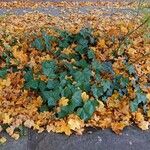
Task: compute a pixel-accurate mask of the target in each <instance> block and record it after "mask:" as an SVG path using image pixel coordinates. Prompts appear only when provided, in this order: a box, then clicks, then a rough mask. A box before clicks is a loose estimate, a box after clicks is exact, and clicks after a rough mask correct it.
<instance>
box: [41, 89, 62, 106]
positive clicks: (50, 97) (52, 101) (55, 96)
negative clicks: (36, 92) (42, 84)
mask: <svg viewBox="0 0 150 150" xmlns="http://www.w3.org/2000/svg"><path fill="white" fill-rule="evenodd" d="M59 94H60V93H59V91H43V92H42V97H43V99H44V101H45V102H47V104H48V106H49V107H53V106H55V105H56V102H57V101H58V100H59V99H60V95H59Z"/></svg>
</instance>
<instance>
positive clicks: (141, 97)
mask: <svg viewBox="0 0 150 150" xmlns="http://www.w3.org/2000/svg"><path fill="white" fill-rule="evenodd" d="M146 101H147V97H146V94H145V93H144V92H143V91H142V90H141V89H139V90H137V91H136V97H135V99H134V100H133V101H132V102H131V103H130V108H131V111H132V112H135V111H137V109H138V106H139V104H141V103H142V104H145V103H146Z"/></svg>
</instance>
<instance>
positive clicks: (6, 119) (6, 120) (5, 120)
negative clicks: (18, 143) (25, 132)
mask: <svg viewBox="0 0 150 150" xmlns="http://www.w3.org/2000/svg"><path fill="white" fill-rule="evenodd" d="M11 122H12V118H10V115H9V114H6V113H5V114H4V115H3V123H4V124H10V123H11Z"/></svg>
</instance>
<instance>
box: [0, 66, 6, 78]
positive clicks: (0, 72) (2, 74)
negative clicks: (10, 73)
mask: <svg viewBox="0 0 150 150" xmlns="http://www.w3.org/2000/svg"><path fill="white" fill-rule="evenodd" d="M6 74H7V68H6V67H4V68H2V69H0V78H5V76H6Z"/></svg>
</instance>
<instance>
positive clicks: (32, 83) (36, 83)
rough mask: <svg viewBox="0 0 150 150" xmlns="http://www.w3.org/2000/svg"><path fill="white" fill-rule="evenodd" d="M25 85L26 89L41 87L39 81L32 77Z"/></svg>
mask: <svg viewBox="0 0 150 150" xmlns="http://www.w3.org/2000/svg"><path fill="white" fill-rule="evenodd" d="M24 87H25V88H26V89H34V90H37V89H38V87H39V81H38V80H33V79H31V80H30V81H29V82H27V83H25V85H24Z"/></svg>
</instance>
